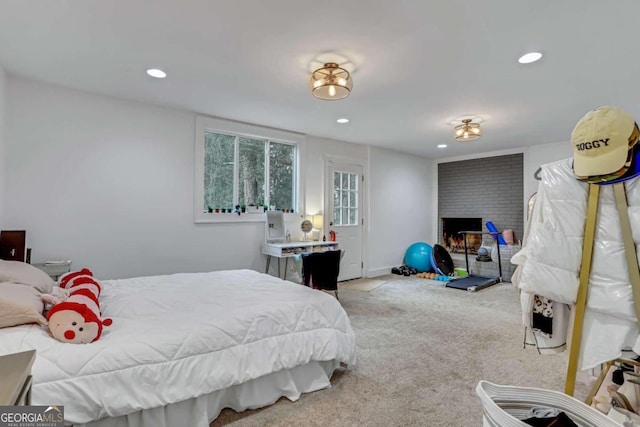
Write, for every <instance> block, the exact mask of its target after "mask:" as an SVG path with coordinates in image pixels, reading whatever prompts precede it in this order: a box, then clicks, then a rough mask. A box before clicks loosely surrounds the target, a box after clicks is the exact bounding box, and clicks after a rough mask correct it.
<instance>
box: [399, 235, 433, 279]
mask: <svg viewBox="0 0 640 427" xmlns="http://www.w3.org/2000/svg"><path fill="white" fill-rule="evenodd" d="M432 251H433V248H432V247H431V246H430V245H428V244H426V243H424V242H416V243H414V244H412V245H411V246H409V248H408V249H407V252H405V254H404V264H405V265H406V266H407V267H409V268H415V269H416V270H417V271H418V272H419V273H424V272H425V271H431V252H432Z"/></svg>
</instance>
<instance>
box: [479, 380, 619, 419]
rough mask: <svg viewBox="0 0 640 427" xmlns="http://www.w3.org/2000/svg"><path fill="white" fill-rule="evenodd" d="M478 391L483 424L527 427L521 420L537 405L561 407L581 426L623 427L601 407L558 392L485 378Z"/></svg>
mask: <svg viewBox="0 0 640 427" xmlns="http://www.w3.org/2000/svg"><path fill="white" fill-rule="evenodd" d="M476 394H477V395H478V396H479V397H480V400H481V401H482V408H483V416H482V425H483V426H484V427H528V424H526V423H524V422H522V421H520V420H521V419H525V418H526V417H527V413H528V412H529V410H530V409H531V408H533V407H536V406H545V407H550V408H556V409H559V410H561V411H563V412H565V413H566V414H567V415H568V416H569V417H570V418H571V419H572V420H573V422H575V423H576V424H578V425H579V426H581V427H620V424H618V423H617V422H615V421H613V420H611V419H610V418H608V417H607V416H606V415H604V414H602V413H601V412H599V411H598V410H596V409H594V408H592V407H590V406H587V405H586V404H584V403H582V402H581V401H579V400H578V399H574V398H573V397H570V396H567V395H566V394H564V393H560V392H557V391H551V390H544V389H540V388H531V387H516V386H509V385H498V384H493V383H490V382H488V381H484V380H483V381H480V382H479V383H478V385H477V386H476Z"/></svg>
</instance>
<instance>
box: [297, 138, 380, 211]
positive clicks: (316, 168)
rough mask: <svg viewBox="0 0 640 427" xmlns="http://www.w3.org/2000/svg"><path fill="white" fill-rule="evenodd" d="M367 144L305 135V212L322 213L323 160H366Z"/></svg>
mask: <svg viewBox="0 0 640 427" xmlns="http://www.w3.org/2000/svg"><path fill="white" fill-rule="evenodd" d="M367 155H368V153H367V146H366V145H358V144H350V143H347V142H339V141H333V140H330V139H325V138H318V137H313V136H308V137H307V155H306V162H305V166H304V168H305V171H304V173H305V183H306V196H305V197H306V203H307V212H306V213H316V212H323V213H324V192H325V184H326V183H325V179H326V174H325V169H324V166H325V161H326V159H327V158H329V157H344V158H349V159H355V160H360V161H363V162H366V160H367ZM365 197H366V196H365Z"/></svg>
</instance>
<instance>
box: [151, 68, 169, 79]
mask: <svg viewBox="0 0 640 427" xmlns="http://www.w3.org/2000/svg"><path fill="white" fill-rule="evenodd" d="M147 74H149V75H150V76H151V77H155V78H156V79H164V78H165V77H167V73H165V72H164V71H162V70H160V69H158V68H149V69H148V70H147Z"/></svg>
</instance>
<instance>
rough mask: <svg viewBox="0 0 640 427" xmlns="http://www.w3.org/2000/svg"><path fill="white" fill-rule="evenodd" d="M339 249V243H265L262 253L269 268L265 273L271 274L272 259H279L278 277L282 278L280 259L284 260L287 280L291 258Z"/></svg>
mask: <svg viewBox="0 0 640 427" xmlns="http://www.w3.org/2000/svg"><path fill="white" fill-rule="evenodd" d="M336 249H338V242H320V241H319V242H287V243H263V244H262V253H263V254H265V255H266V256H267V268H266V269H265V273H267V274H268V273H269V265H270V264H271V257H272V256H274V257H277V258H278V277H280V258H284V277H283V279H284V280H286V279H287V263H288V261H289V258H290V257H292V256H294V255H298V254H308V253H311V252H324V251H333V250H336Z"/></svg>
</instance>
